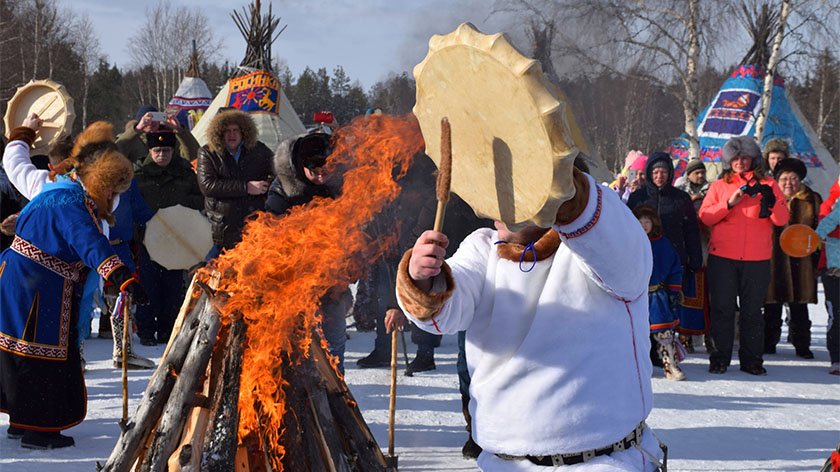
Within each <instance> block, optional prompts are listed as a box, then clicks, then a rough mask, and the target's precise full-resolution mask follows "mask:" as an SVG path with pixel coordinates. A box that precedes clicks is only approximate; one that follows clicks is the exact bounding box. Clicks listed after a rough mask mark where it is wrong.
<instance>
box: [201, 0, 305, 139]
mask: <svg viewBox="0 0 840 472" xmlns="http://www.w3.org/2000/svg"><path fill="white" fill-rule="evenodd" d="M257 4H259V2H257ZM232 16H233V19H234V22H235V23H236V25H237V27H238V28H239V31H240V32H241V33H242V35H243V36H244V37H245V42H246V44H247V49H246V52H245V58H244V59H243V60H242V63H241V64H240V66H239V68H238V69H237V70H238V71H239V73H240V75H238V76H236V77H234V78H232V79H230V80H228V81H227V83H226V84H225V86H224V87H222V89H221V91H219V93H218V94H216V97H215V98H214V99H213V101H212V102H211V103H210V106H209V107H207V109H206V110H205V111H204V116H203V117H202V118H201V119H200V120H199V121H198V123H196V124H195V127H194V128H193V129H192V133H193V136H194V137H195V139H196V141H198V143H199V144H201V145H202V146H203V145H204V144H206V143H207V136H206V134H207V128H208V127H209V126H210V121H211V120H212V119H213V117H214V116H216V114H217V113H218V112H219V110H220V109H222V108H228V107H232V108H237V109H239V110H242V111H244V112H247V113H248V114H250V115H251V117H252V118H253V119H254V123H255V124H256V126H257V132H258V136H259V137H258V139H259V140H260V141H262V142H263V143H265V145H266V146H268V147H269V149H271V150H276V149H277V147H278V145H279V144H280V143H281V142H282V141H284V140H285V139H286V138H289V137H292V136H294V135H297V134H301V133H305V132H306V127H305V126H304V125H303V122H301V121H300V118H298V115H297V113H296V112H295V110H294V108H292V104H291V103H290V102H289V99H288V98H287V97H286V94H285V93H284V92H283V88H282V87H281V86H280V81H279V80H278V79H277V77H275V76H274V75H273V74H272V73H271V68H270V65H271V44H272V43H273V42H274V40H275V39H276V38H277V35H279V34H280V33H282V32H283V30H282V29H281V30H280V31H277V32H276V33H275V30H276V28H277V25H278V24H279V19H277V18H274V17H273V16H272V14H271V6H269V10H268V14H267V15H262V14H261V13H260V11H259V7H258V6H256V5H254V4H251V5H249V10H248V12H247V13H246V14H244V15H241V14H239V13H238V12H234V14H233V15H232ZM284 29H285V28H284Z"/></svg>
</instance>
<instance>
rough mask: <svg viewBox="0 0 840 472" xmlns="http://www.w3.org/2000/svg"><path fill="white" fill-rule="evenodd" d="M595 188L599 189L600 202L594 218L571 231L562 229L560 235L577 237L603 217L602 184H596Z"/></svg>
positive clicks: (569, 237)
mask: <svg viewBox="0 0 840 472" xmlns="http://www.w3.org/2000/svg"><path fill="white" fill-rule="evenodd" d="M595 189H596V190H597V193H598V204H597V205H596V206H595V214H594V215H592V218H590V219H589V222H587V223H586V224H585V225H583V226H582V227H580V228H578V229H576V230H574V231H572V232H571V233H564V232H562V231H558V233H560V236H563V237H564V238H566V239H572V238H577V237H578V236H582V235H584V234H585V233H586V232H587V231H589V230H590V229H592V227H593V226H595V223H597V222H598V219H599V218H601V203H602V202H601V197H602V190H601V186H600V185H595Z"/></svg>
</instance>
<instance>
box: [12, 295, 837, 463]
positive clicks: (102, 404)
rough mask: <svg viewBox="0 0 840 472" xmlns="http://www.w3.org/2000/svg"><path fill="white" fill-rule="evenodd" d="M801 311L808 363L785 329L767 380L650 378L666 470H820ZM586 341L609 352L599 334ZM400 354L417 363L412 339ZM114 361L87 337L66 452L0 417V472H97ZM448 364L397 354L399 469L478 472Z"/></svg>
mask: <svg viewBox="0 0 840 472" xmlns="http://www.w3.org/2000/svg"><path fill="white" fill-rule="evenodd" d="M809 308H810V312H811V321H812V322H813V327H812V348H811V349H812V351H813V352H814V355H815V356H816V357H815V359H812V360H804V359H800V358H798V357H796V355H795V354H794V350H793V347H792V346H791V345H790V344H788V343H786V342H784V341H785V338H786V331H784V332H783V334H782V343H781V344H780V345H779V347H778V353H777V354H774V355H765V367H766V368H767V371H768V375H767V376H764V377H755V376H752V375H749V374H746V373H744V372H741V371H739V370H738V363H737V353H736V354H735V355H734V356H733V357H734V360H733V365H732V366H730V368H729V370H728V371H727V372H726V374H724V375H714V374H710V373H708V372H707V368H708V359H707V355H706V354H705V351H704V349H703V348H702V347H700V348H698V349H697V352H696V353H694V354H689V355H688V357H687V359H686V360H684V361H683V362H682V364H681V366H682V368H683V370H684V371H685V373H686V375H687V376H688V380H686V381H684V382H672V381H667V380H665V379H664V378H663V377H662V370H661V369H656V368H654V378H653V390H654V409H653V412H652V414H651V415H650V417H649V418H648V424H649V425H650V426H651V427H652V428H653V429H654V431H655V433H656V434H657V436H658V437H659V438H660V440H662V441H663V442H665V443H666V444H667V445H668V448H669V460H668V468H669V470H671V471H785V472H787V471H806V470H807V471H816V470H819V469H820V467H821V466H822V465H823V463H824V462H825V460H826V459H827V458H828V457H829V454H830V453H831V451H832V450H833V449H834V448H835V447H836V446H837V444H838V442H840V377H838V376H832V375H829V374H828V366H829V359H828V352H827V351H826V348H825V330H826V321H827V315H826V311H825V308H824V306H823V305H822V291H820V304H819V305H809ZM93 324H94V326H97V323H93ZM785 329H786V328H785ZM348 335H349V336H350V339H349V340H348V344H347V360H346V366H347V376H346V380H347V383H348V385H349V386H350V390H351V392H352V393H353V395H354V396H355V398H356V400H357V401H358V403H359V406H360V408H361V409H362V412H363V414H364V417H365V420H366V421H367V422H368V425H369V426H370V429H371V431H372V432H373V434H374V436H375V438H376V440H377V441H378V443H379V446H380V447H381V448H382V450H383V451H387V446H388V394H389V383H390V369H388V368H381V369H365V370H360V369H358V368H357V367H356V360H357V359H359V358H361V357H363V356H365V355H367V354H368V353H369V352H370V350H371V349H372V348H373V339H374V334H373V333H370V332H366V333H359V332H356V331H355V329H349V330H348ZM409 337H410V336H408V335H406V338H407V339H408V338H409ZM592 341H593V342H596V343H597V342H609V340H601V339H598V338H597V336H595V337H593V339H592ZM135 345H136V349H137V351H138V352H139V353H140V354H141V355H144V356H147V357H152V358H156V359H159V357H160V356H161V355H162V354H163V349H164V347H163V346H162V345H160V346H156V347H146V346H141V345H140V343H139V342H137V339H136V338H135ZM408 349H409V357H410V358H413V357H414V346H413V345H412V344H411V342H410V341H409V345H408ZM736 349H737V347H736ZM110 353H111V340H108V339H98V338H95V337H94V338H91V339H89V340H88V341H87V344H86V347H85V357H86V358H87V360H88V372H87V373H86V376H85V378H86V383H87V393H88V405H87V418H86V419H85V421H84V422H82V423H81V424H80V425H79V426H76V427H74V428H71V429H69V430H67V431H66V432H65V434H69V435H71V436H73V437H74V438H75V440H76V445H75V446H74V447H70V448H65V449H58V450H53V451H35V450H29V449H23V448H21V447H20V443H19V440H12V439H8V438H7V437H6V435H5V430H6V427H7V426H8V423H9V417H8V416H7V415H4V414H0V471H2V472H29V471H32V472H48V471H67V472H76V471H85V472H91V471H94V470H96V469H95V467H96V462H100V463H102V464H104V462H105V459H106V458H107V457H108V455H109V454H110V452H111V449H112V448H113V447H114V444H115V443H116V441H117V438H118V436H119V431H120V430H119V426H118V425H117V421H119V419H120V417H121V415H122V399H121V398H122V397H121V395H122V393H121V392H122V383H121V378H120V371H119V370H117V369H114V368H113V367H112V366H111V361H110ZM456 358H457V339H456V337H455V336H446V337H444V338H443V342H442V344H441V346H440V348H438V349H437V352H436V353H435V362H436V364H437V370H434V371H431V372H422V373H418V374H415V375H414V377H406V376H404V375H403V374H402V372H403V371H404V370H405V366H404V361H403V359H404V358H403V353H402V347H400V361H401V362H400V370H399V379H398V386H397V416H396V433H395V438H396V440H395V443H396V454H397V455H398V456H399V465H400V467H399V468H400V470H404V471H450V470H477V467H476V463H475V461H470V460H464V459H463V458H461V446H462V445H463V443H464V441H466V439H467V434H466V432H465V431H464V418H463V416H462V414H461V398H460V394H459V392H458V377H457V374H456V370H455V362H456ZM151 373H152V372H151V371H130V372H129V386H128V389H129V392H130V401H129V412H130V413H133V411H134V410H135V409H136V408H137V404H138V402H139V401H140V396H141V394H142V392H143V389H144V388H146V385H147V384H148V382H149V378H150V377H151ZM604 408H605V409H608V408H609V405H604Z"/></svg>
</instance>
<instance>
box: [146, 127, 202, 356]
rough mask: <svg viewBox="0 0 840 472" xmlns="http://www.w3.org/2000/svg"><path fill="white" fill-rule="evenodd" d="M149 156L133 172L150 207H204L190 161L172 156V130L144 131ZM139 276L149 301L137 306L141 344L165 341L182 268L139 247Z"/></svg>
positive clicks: (175, 308)
mask: <svg viewBox="0 0 840 472" xmlns="http://www.w3.org/2000/svg"><path fill="white" fill-rule="evenodd" d="M144 138H145V140H146V142H147V143H148V144H149V149H148V156H147V157H146V158H145V160H144V161H143V164H142V166H141V167H140V169H139V170H138V171H137V173H136V174H135V178H136V179H137V185H138V186H139V187H140V193H141V194H142V195H143V199H144V200H146V203H147V204H148V205H149V207H150V208H151V209H152V210H153V211H155V212H156V211H158V210H160V209H161V208H166V207H170V206H174V205H182V206H185V207H188V208H192V209H195V210H201V209H202V208H203V207H204V195H202V193H201V190H200V189H199V187H198V180H197V179H196V176H195V172H193V170H192V167H191V166H190V163H189V162H187V161H186V160H184V159H179V158H177V157H174V154H175V147H176V145H177V144H176V137H175V134H174V133H172V132H159V133H147V134H146V135H145V136H144ZM139 259H140V264H139V269H138V270H139V272H140V279H141V280H143V281H144V282H143V284H144V287H148V289H147V290H148V291H149V293H150V294H151V295H150V298H151V300H152V301H151V303H150V304H148V305H146V306H143V307H142V309H138V310H137V334H138V336H139V337H140V343H141V344H143V345H144V346H153V345H155V344H157V343H162V344H163V343H166V342H167V341H168V340H169V335H170V334H171V332H172V325H173V324H174V323H175V317H176V316H177V314H178V307H179V306H180V305H181V301H182V300H183V298H184V271H183V270H167V269H166V268H164V267H163V266H161V265H160V264H158V263H157V262H155V261H153V260H151V259H150V258H149V253H148V252H147V251H146V248H145V247H142V246H141V247H140V257H139Z"/></svg>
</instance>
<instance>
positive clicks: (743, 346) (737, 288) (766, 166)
mask: <svg viewBox="0 0 840 472" xmlns="http://www.w3.org/2000/svg"><path fill="white" fill-rule="evenodd" d="M640 162H644V163H645V165H644V178H643V179H639V178H638V174H637V173H636V174H634V177H633V181H640V184H639V185H637V188H636V189H635V190H633V191H629V185H628V184H627V182H628V179H629V177H627V175H620V176H619V178H617V179H616V181H614V182H613V183H612V184H611V185H610V187H611V188H613V189H614V190H615V191H616V192H617V193H618V194H619V195H620V196H622V197H623V198H625V199H626V203H627V205H628V206H629V207H630V208H631V209H636V210H639V211H638V212H637V216H638V217H639V218H640V221H641V222H642V224H643V226H644V225H648V226H650V227H651V229H649V228H647V227H646V228H645V229H646V231H648V234H649V236H650V238H651V245H652V248H653V249H654V250H653V254H654V275H653V277H652V278H651V282H650V283H651V286H650V312H651V315H650V316H651V319H650V323H651V341H652V342H651V360H652V362H653V363H654V365H658V366H659V367H663V368H664V370H665V376H666V378H669V379H673V380H682V379H684V375H682V374H681V373H680V372H679V369H678V367H675V366H676V362H677V361H678V360H679V359H680V358H681V356H682V354H681V352H682V350H683V349H685V350H686V351H687V352H694V350H695V346H699V344H700V343H704V344H705V349H706V351H707V353H708V355H709V372H711V373H715V374H723V373H725V372H726V370H727V368H728V367H729V365H730V363H731V360H732V351H733V346H734V345H735V340H736V339H737V340H738V343H737V344H738V358H739V368H740V370H742V371H745V372H747V373H750V374H754V375H766V374H767V370H766V369H765V368H764V356H765V355H772V354H775V353H776V346H777V344H778V343H779V342H780V340H781V334H782V325H783V322H784V320H786V321H787V324H788V327H789V329H788V338H787V341H788V342H789V343H791V344H792V345H793V347H794V349H795V352H796V355H797V356H798V357H801V358H803V359H813V358H814V354H813V352H812V351H811V349H810V346H811V321H810V319H809V314H808V304H815V303H817V280H818V277H821V278H822V281H823V285H824V288H825V303H826V309H827V311H828V314H829V319H828V333H827V347H828V350H829V355H830V361H831V366H830V369H829V373H831V374H834V375H840V362H838V361H840V352H839V351H840V349H838V347H839V346H838V345H840V333H839V332H838V329H840V325H838V323H837V317H838V312H839V311H838V305H840V293H838V287H840V279H838V278H837V275H838V271H837V270H836V269H835V268H836V267H837V266H838V265H840V262H838V261H837V260H836V259H831V257H832V255H834V256H837V254H838V253H837V252H834V253H832V249H835V248H836V244H837V243H836V241H838V239H837V236H840V229H838V223H840V219H838V216H837V215H840V206H838V205H836V204H835V201H836V199H837V196H838V195H840V187H838V183H836V182H835V184H834V186H833V187H832V190H831V196H830V197H829V199H827V200H826V201H825V202H823V200H822V198H821V197H820V195H819V194H818V193H816V192H815V191H813V190H812V189H810V188H809V187H808V186H807V185H806V184H805V183H804V181H805V180H806V177H807V168H806V166H805V164H804V163H803V162H802V161H800V160H798V159H796V158H793V157H791V155H790V147H789V145H788V143H787V142H786V141H785V140H783V139H780V138H772V139H770V140H768V141H767V143H766V144H765V148H764V150H763V152H762V150H761V149H759V147H758V146H757V145H756V143H755V141H754V140H753V138H751V137H748V136H743V137H736V138H732V139H730V140H729V141H727V142H726V144H725V146H724V147H723V152H722V157H721V167H722V172H721V173H720V175H718V176H717V178H716V180H714V181H712V182H709V181H708V180H707V178H706V176H707V169H706V165H705V163H704V162H703V161H701V160H691V161H689V162H688V163H687V165H686V166H685V168H684V171H683V175H682V176H680V177H679V178H677V179H675V178H674V167H673V165H672V159H671V157H670V155H668V154H666V153H662V152H654V153H652V154H650V156H643V155H641V153H639V152H638V151H632V152H631V153H630V154H629V155H628V159H627V161H626V169H625V174H630V173H631V172H634V171H635V172H637V171H638V169H639V168H640V164H639V163H640ZM621 177H623V178H621ZM818 224H819V225H820V226H819V227H818ZM791 225H805V226H808V227H810V228H813V229H818V233H819V237H820V238H821V239H824V240H825V241H826V246H825V250H824V251H823V252H822V253H821V252H820V251H819V250H817V251H816V252H813V253H811V254H809V255H807V256H805V257H794V256H791V255H788V254H787V253H785V251H783V250H782V246H781V243H780V238H781V235H782V232H783V231H784V230H785V229H787V228H788V227H790V226H791ZM662 239H664V240H666V241H669V242H670V246H671V247H672V248H673V249H674V250H675V251H676V254H677V255H678V259H679V262H680V265H681V267H682V269H681V270H682V277H681V280H679V281H677V280H670V281H668V282H667V283H666V282H665V281H666V280H667V277H666V276H667V274H668V273H669V272H668V267H670V265H669V263H668V262H667V261H668V260H669V259H668V256H667V253H668V252H667V251H664V250H662V249H659V250H657V249H656V248H657V247H659V246H661V240H662ZM657 254H659V256H657ZM826 256H828V262H826V261H827V258H826ZM657 258H659V259H661V260H659V261H657ZM657 267H659V270H657ZM669 290H670V293H674V292H676V293H679V294H680V296H679V302H678V303H668V302H667V301H663V300H666V297H665V295H664V294H667V293H668V291H669ZM659 294H663V295H661V296H660V295H659ZM785 306H787V316H783V311H784V307H785ZM669 310H670V311H671V312H672V313H667V314H666V315H667V316H665V315H663V314H662V312H663V311H664V312H668V311H669ZM783 318H784V320H783ZM672 324H673V325H674V326H675V327H676V330H677V331H678V333H679V336H678V338H679V341H677V340H676V338H675V337H672V336H670V333H668V330H667V328H668V327H670V326H671V325H672ZM663 333H665V334H663ZM672 342H677V345H676V346H675V349H674V350H673V352H672V350H671V349H670V345H671V343H672ZM666 348H667V349H666Z"/></svg>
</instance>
